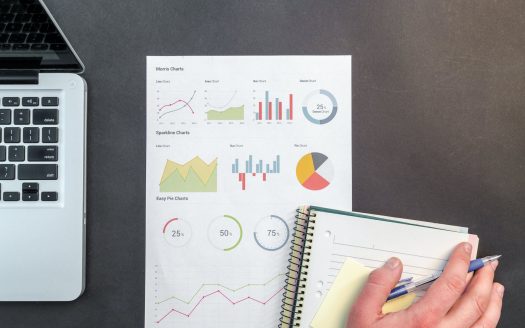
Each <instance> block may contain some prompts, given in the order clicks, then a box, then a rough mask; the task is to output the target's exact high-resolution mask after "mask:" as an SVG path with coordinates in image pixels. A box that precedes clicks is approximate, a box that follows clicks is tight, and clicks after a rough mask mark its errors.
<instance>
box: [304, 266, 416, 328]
mask: <svg viewBox="0 0 525 328" xmlns="http://www.w3.org/2000/svg"><path fill="white" fill-rule="evenodd" d="M370 271H371V270H370V269H369V268H367V267H365V266H363V265H362V264H360V263H358V262H356V261H354V260H351V259H346V261H345V263H344V264H343V267H342V268H341V270H340V271H339V274H338V275H337V277H336V279H335V281H334V283H333V285H332V287H331V288H330V290H329V291H328V294H327V295H326V297H325V299H324V301H323V303H322V304H321V307H320V308H319V310H318V311H317V313H316V315H315V317H314V320H313V321H312V323H311V324H310V327H313V328H345V327H346V320H347V317H348V311H349V310H350V308H351V307H352V305H353V304H354V302H355V300H356V299H357V296H359V293H360V292H361V289H362V288H363V286H364V284H365V283H366V280H367V279H368V275H369V274H370ZM415 297H416V295H415V294H414V293H410V294H407V295H404V296H403V297H399V298H396V299H394V300H392V301H389V302H387V303H386V304H385V305H384V306H383V313H390V312H397V311H401V310H404V309H406V308H407V307H409V306H410V305H411V304H412V302H413V301H414V299H415Z"/></svg>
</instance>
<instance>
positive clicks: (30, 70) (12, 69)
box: [0, 56, 42, 84]
mask: <svg viewBox="0 0 525 328" xmlns="http://www.w3.org/2000/svg"><path fill="white" fill-rule="evenodd" d="M41 62H42V57H2V56H0V84H38V73H39V71H40V64H41Z"/></svg>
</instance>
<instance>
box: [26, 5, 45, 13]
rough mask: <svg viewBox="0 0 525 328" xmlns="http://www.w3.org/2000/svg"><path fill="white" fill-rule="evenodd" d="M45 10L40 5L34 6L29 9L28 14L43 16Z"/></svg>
mask: <svg viewBox="0 0 525 328" xmlns="http://www.w3.org/2000/svg"><path fill="white" fill-rule="evenodd" d="M43 10H44V9H43V8H42V6H40V5H39V4H32V5H29V7H27V12H28V13H30V14H41V13H42V12H43Z"/></svg>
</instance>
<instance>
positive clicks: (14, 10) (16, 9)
mask: <svg viewBox="0 0 525 328" xmlns="http://www.w3.org/2000/svg"><path fill="white" fill-rule="evenodd" d="M26 9H27V6H24V5H22V4H20V3H17V4H14V5H13V7H11V10H10V12H11V13H13V14H20V13H25V12H26Z"/></svg>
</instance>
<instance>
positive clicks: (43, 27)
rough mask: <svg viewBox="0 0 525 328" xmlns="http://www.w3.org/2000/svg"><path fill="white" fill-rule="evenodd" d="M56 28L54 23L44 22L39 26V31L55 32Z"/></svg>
mask: <svg viewBox="0 0 525 328" xmlns="http://www.w3.org/2000/svg"><path fill="white" fill-rule="evenodd" d="M56 32H57V29H56V28H55V25H53V24H50V23H44V24H42V25H41V26H40V33H56Z"/></svg>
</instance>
